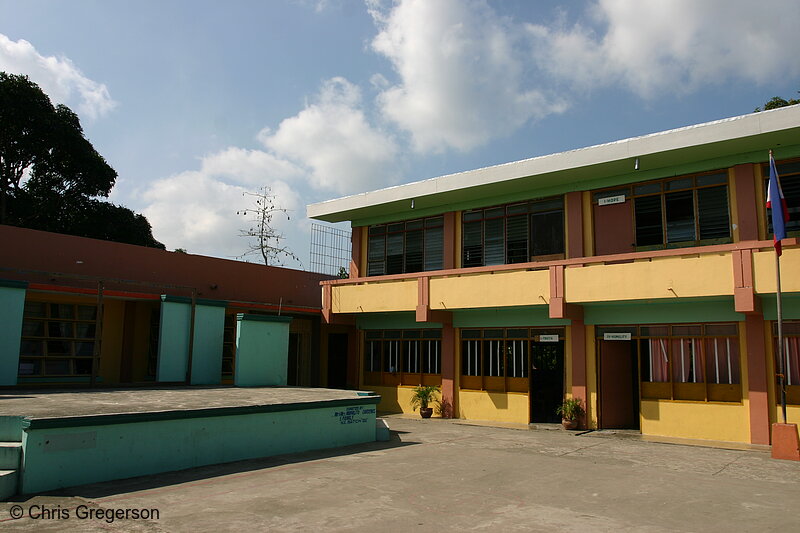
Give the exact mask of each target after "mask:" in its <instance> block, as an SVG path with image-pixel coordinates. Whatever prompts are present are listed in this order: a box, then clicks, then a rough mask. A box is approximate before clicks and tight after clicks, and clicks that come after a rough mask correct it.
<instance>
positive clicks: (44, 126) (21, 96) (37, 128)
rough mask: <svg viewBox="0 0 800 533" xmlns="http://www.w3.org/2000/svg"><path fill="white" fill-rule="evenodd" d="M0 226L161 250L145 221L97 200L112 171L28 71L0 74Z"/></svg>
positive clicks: (105, 191)
mask: <svg viewBox="0 0 800 533" xmlns="http://www.w3.org/2000/svg"><path fill="white" fill-rule="evenodd" d="M0 125H2V126H1V127H0V224H14V225H17V226H23V227H28V228H33V229H41V230H44V231H54V232H58V233H68V234H72V235H79V236H82V237H92V238H97V239H105V240H113V241H118V242H125V243H129V244H138V245H142V246H151V247H156V248H162V249H163V248H164V245H163V244H161V243H160V242H158V241H157V240H155V238H153V235H152V228H151V227H150V223H149V222H148V221H147V219H146V218H145V217H144V216H142V215H139V214H136V213H134V212H133V211H131V210H130V209H128V208H126V207H123V206H118V205H114V204H111V203H108V202H103V201H101V200H99V199H98V197H107V196H108V194H109V193H110V192H111V188H112V187H113V186H114V183H115V181H116V179H117V172H116V171H115V170H114V169H113V168H112V167H111V165H109V164H108V163H107V162H106V160H105V159H104V158H103V156H101V155H100V154H99V153H98V152H97V151H96V150H95V149H94V147H93V146H92V143H90V142H89V141H88V140H87V139H86V137H85V136H84V133H83V128H82V127H81V122H80V119H79V118H78V115H76V114H75V113H73V112H72V110H71V109H70V108H68V107H67V106H65V105H61V104H59V105H57V106H53V104H52V103H51V102H50V99H49V98H48V97H47V95H46V94H45V93H44V92H43V91H42V90H41V89H40V88H39V86H38V85H36V84H35V83H33V82H32V81H30V79H28V77H27V76H22V75H14V74H7V73H5V72H0Z"/></svg>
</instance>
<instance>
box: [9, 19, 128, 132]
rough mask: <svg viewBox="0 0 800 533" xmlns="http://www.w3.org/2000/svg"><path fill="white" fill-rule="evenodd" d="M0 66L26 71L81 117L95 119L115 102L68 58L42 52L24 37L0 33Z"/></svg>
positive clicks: (100, 84)
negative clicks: (13, 36) (17, 37)
mask: <svg viewBox="0 0 800 533" xmlns="http://www.w3.org/2000/svg"><path fill="white" fill-rule="evenodd" d="M0 70H3V71H5V72H8V73H10V74H26V75H27V76H28V77H29V78H30V79H31V81H33V82H35V83H37V84H38V85H39V86H40V87H41V88H42V90H43V91H44V92H45V93H47V95H48V96H50V98H51V99H53V100H55V101H56V102H58V103H62V104H67V105H69V106H70V107H72V108H73V109H74V110H75V111H77V112H78V114H79V115H80V116H81V117H88V118H90V119H96V118H98V117H102V116H104V115H106V114H107V113H108V112H109V111H111V110H112V109H113V108H114V106H116V102H115V101H114V100H112V99H111V95H110V94H109V92H108V88H107V87H106V86H105V84H102V83H97V82H96V81H93V80H90V79H89V78H87V77H86V76H84V75H83V73H82V72H81V71H80V70H78V68H77V67H76V66H75V65H74V64H73V63H72V61H70V60H69V59H68V58H66V57H61V58H57V57H55V56H43V55H41V54H40V53H39V52H38V51H36V48H34V46H33V45H32V44H31V43H29V42H28V41H25V40H23V39H20V40H19V41H12V40H11V39H9V38H8V37H7V36H5V35H3V34H1V33H0Z"/></svg>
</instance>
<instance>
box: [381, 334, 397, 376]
mask: <svg viewBox="0 0 800 533" xmlns="http://www.w3.org/2000/svg"><path fill="white" fill-rule="evenodd" d="M399 370H400V341H399V340H395V341H384V342H383V371H384V372H390V373H394V372H398V371H399Z"/></svg>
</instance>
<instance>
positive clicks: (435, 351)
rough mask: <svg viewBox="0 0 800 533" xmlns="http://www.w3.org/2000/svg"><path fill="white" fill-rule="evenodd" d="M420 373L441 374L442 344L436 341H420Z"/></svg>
mask: <svg viewBox="0 0 800 533" xmlns="http://www.w3.org/2000/svg"><path fill="white" fill-rule="evenodd" d="M422 347H423V350H422V372H423V373H424V374H441V373H442V370H441V368H442V354H441V350H442V343H441V341H438V340H425V341H422Z"/></svg>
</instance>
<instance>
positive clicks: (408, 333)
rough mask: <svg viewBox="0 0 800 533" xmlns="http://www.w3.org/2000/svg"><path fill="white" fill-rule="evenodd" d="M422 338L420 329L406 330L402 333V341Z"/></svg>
mask: <svg viewBox="0 0 800 533" xmlns="http://www.w3.org/2000/svg"><path fill="white" fill-rule="evenodd" d="M421 336H422V330H421V329H407V330H405V331H403V338H404V339H419V338H420V337H421Z"/></svg>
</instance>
